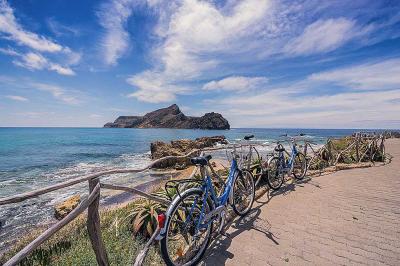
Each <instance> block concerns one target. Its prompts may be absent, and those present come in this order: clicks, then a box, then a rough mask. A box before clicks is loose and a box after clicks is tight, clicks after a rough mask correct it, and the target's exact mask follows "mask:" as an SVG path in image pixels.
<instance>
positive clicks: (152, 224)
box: [130, 200, 162, 237]
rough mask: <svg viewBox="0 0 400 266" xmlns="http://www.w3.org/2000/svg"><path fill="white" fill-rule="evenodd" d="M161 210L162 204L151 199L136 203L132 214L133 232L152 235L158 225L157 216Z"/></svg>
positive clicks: (145, 235) (146, 235) (147, 235)
mask: <svg viewBox="0 0 400 266" xmlns="http://www.w3.org/2000/svg"><path fill="white" fill-rule="evenodd" d="M161 211H162V205H161V204H160V203H157V202H154V201H151V200H143V201H140V202H138V203H136V204H135V205H134V209H133V211H132V213H131V214H130V215H131V217H132V218H131V220H130V222H131V226H132V227H131V228H132V231H133V233H134V234H135V235H137V234H141V235H143V236H144V237H150V236H151V235H152V234H153V232H154V231H155V230H156V228H157V226H158V220H157V216H158V214H159V213H161Z"/></svg>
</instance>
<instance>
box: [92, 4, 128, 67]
mask: <svg viewBox="0 0 400 266" xmlns="http://www.w3.org/2000/svg"><path fill="white" fill-rule="evenodd" d="M133 4H134V1H133V0H110V1H108V2H106V3H104V4H103V5H102V6H101V8H100V10H99V11H98V14H97V16H98V18H99V22H100V25H101V26H102V27H103V28H104V31H105V32H104V35H103V36H102V39H101V49H102V54H103V56H104V60H105V63H106V64H108V65H115V64H117V61H118V59H119V58H121V56H123V55H124V54H125V53H126V51H127V50H128V48H129V33H128V31H127V29H126V24H127V21H128V18H129V16H130V15H131V13H132V9H133Z"/></svg>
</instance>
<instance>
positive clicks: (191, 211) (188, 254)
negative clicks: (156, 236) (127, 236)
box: [160, 189, 213, 265]
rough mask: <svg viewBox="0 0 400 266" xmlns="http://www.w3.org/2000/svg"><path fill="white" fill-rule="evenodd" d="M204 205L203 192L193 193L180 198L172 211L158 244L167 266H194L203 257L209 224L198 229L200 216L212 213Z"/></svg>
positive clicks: (207, 206)
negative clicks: (163, 234) (164, 232)
mask: <svg viewBox="0 0 400 266" xmlns="http://www.w3.org/2000/svg"><path fill="white" fill-rule="evenodd" d="M202 205H203V192H202V191H201V190H200V189H194V190H191V191H188V192H187V193H186V194H183V195H182V197H181V198H180V199H179V200H178V201H177V202H176V204H175V205H174V206H172V207H171V208H172V209H171V215H170V218H169V220H168V222H167V224H166V228H167V229H166V235H165V237H164V238H163V239H162V240H161V243H160V244H161V255H162V257H163V259H164V262H165V263H166V264H167V265H195V264H196V263H198V262H199V261H200V259H201V258H202V257H203V255H204V253H205V252H206V250H207V247H208V245H209V244H210V240H211V232H212V225H213V223H212V222H209V223H206V224H203V223H201V224H202V225H203V227H202V228H201V229H198V221H199V219H200V216H202V219H204V216H205V215H206V214H207V213H209V212H210V211H211V208H212V203H211V202H210V201H209V200H208V201H207V203H206V206H204V209H203V213H202V207H203V206H202Z"/></svg>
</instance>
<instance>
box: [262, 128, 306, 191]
mask: <svg viewBox="0 0 400 266" xmlns="http://www.w3.org/2000/svg"><path fill="white" fill-rule="evenodd" d="M283 136H285V137H287V135H283ZM299 136H302V134H300V135H299ZM289 138H290V142H291V152H290V153H288V152H287V151H286V149H285V147H283V145H282V144H281V143H280V141H278V142H277V146H276V147H275V148H274V151H275V152H277V153H278V155H274V156H273V157H271V158H270V159H269V160H268V175H267V181H268V185H270V187H271V188H272V189H273V190H277V189H279V188H280V187H281V186H282V184H283V182H284V178H285V174H288V175H290V174H292V175H293V176H294V177H295V178H296V179H298V180H301V179H303V178H304V176H305V175H306V172H307V160H306V157H305V156H304V154H303V153H301V152H299V151H298V150H297V148H296V147H297V143H296V139H295V138H294V137H289ZM285 154H287V155H288V156H289V158H288V159H287V158H285Z"/></svg>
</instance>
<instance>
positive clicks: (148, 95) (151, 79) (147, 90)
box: [127, 72, 187, 103]
mask: <svg viewBox="0 0 400 266" xmlns="http://www.w3.org/2000/svg"><path fill="white" fill-rule="evenodd" d="M127 82H128V83H129V84H131V85H133V86H135V87H137V88H138V90H137V91H136V92H134V93H131V94H129V95H128V98H136V99H138V100H139V101H143V102H150V103H161V102H171V101H174V100H175V99H176V97H175V94H176V93H185V92H186V91H187V89H186V88H184V87H180V86H176V85H172V84H171V83H170V81H169V80H167V79H165V77H164V76H163V75H162V74H158V75H156V74H155V73H153V72H143V73H142V74H141V75H136V76H133V77H130V78H128V79H127Z"/></svg>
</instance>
